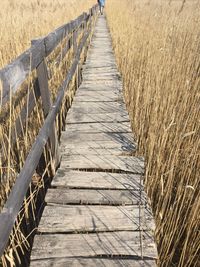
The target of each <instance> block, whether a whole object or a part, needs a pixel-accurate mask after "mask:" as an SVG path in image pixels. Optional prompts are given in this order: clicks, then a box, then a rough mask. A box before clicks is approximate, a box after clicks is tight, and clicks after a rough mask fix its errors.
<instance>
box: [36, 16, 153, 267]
mask: <svg viewBox="0 0 200 267" xmlns="http://www.w3.org/2000/svg"><path fill="white" fill-rule="evenodd" d="M61 149H62V161H61V166H60V168H59V169H58V171H57V174H56V176H55V178H54V180H53V182H52V187H51V188H50V189H49V190H48V193H47V196H46V202H47V206H46V207H45V209H44V212H43V216H42V219H41V222H40V225H39V228H38V234H37V235H36V237H35V240H34V246H33V250H32V255H31V266H32V267H36V266H43V267H46V266H56V267H61V266H62V267H64V266H74V267H76V266H77V267H79V266H87V267H92V266H104V267H113V266H132V267H138V266H156V264H155V258H156V257H157V252H156V248H155V243H154V239H153V228H154V222H153V219H152V215H151V211H150V210H149V207H148V204H147V200H146V195H145V193H144V190H143V185H142V175H143V172H144V161H143V159H142V158H139V157H134V156H132V154H133V153H134V151H135V149H136V143H135V141H134V139H133V137H132V133H131V128H130V121H129V116H128V113H127V111H126V107H125V104H124V101H123V93H122V82H121V80H120V76H119V74H118V72H117V68H116V62H115V58H114V54H113V50H112V46H111V38H110V35H109V31H108V28H107V25H106V19H105V17H104V16H101V17H99V19H98V21H97V25H96V28H95V32H94V36H93V39H92V43H91V47H90V50H89V54H88V57H87V61H86V64H85V66H84V71H83V83H82V85H81V86H80V88H79V89H78V91H77V93H76V96H75V98H74V102H73V104H72V107H71V109H70V111H69V113H68V115H67V121H66V130H65V131H64V132H63V133H62V141H61Z"/></svg>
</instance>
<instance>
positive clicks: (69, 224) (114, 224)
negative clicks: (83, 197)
mask: <svg viewBox="0 0 200 267" xmlns="http://www.w3.org/2000/svg"><path fill="white" fill-rule="evenodd" d="M122 230H128V231H130V230H131V231H139V230H143V231H154V223H153V221H152V215H151V213H150V211H149V210H147V208H146V207H145V206H140V207H139V206H99V205H97V206H85V205H79V206H77V205H76V206H73V205H60V206H59V205H57V206H46V207H45V209H44V212H43V215H42V218H41V221H40V225H39V227H38V231H39V232H40V233H79V232H80V233H87V232H105V231H122Z"/></svg>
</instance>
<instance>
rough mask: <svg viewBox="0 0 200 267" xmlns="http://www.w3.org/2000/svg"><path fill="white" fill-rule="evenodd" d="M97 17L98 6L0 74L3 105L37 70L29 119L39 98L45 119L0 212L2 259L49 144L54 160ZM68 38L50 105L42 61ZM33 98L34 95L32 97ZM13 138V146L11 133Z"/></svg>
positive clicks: (24, 115)
mask: <svg viewBox="0 0 200 267" xmlns="http://www.w3.org/2000/svg"><path fill="white" fill-rule="evenodd" d="M96 17H97V5H95V6H94V7H93V8H92V9H90V11H89V13H83V14H82V15H81V16H79V17H78V18H77V19H76V20H74V21H72V22H70V23H68V24H66V25H64V26H62V27H60V28H58V29H57V30H55V31H54V32H52V33H50V34H48V35H47V36H46V37H44V38H42V39H39V40H36V41H34V42H33V45H32V47H31V48H30V49H28V50H27V51H26V52H24V53H23V54H22V55H21V56H19V57H18V58H17V59H16V60H15V61H14V62H12V63H11V64H9V65H8V66H6V67H5V68H3V69H2V70H0V80H1V82H2V102H1V104H2V105H5V104H6V103H7V102H8V101H9V97H10V90H11V91H12V93H13V94H15V93H16V92H17V89H18V88H19V87H20V85H21V84H22V83H23V82H24V81H25V79H26V78H27V76H28V75H29V73H30V72H31V71H33V70H34V69H36V71H37V79H36V80H35V83H34V92H32V95H31V94H30V96H29V100H28V106H29V108H28V115H30V113H31V112H32V110H33V109H34V106H35V101H37V100H38V99H39V98H40V97H41V98H42V106H43V111H44V115H45V120H44V124H43V126H42V128H41V129H40V131H39V134H38V135H37V137H36V140H35V142H34V144H33V145H32V148H31V150H30V152H29V154H28V156H27V158H26V160H25V163H24V166H23V168H22V169H21V171H20V173H19V175H18V177H17V179H16V181H15V183H14V185H13V187H12V190H11V192H10V194H9V196H8V199H7V201H6V203H5V205H4V207H3V210H2V212H1V213H0V256H2V255H3V253H4V250H5V248H6V247H7V245H8V241H9V236H10V234H11V231H12V229H13V227H14V224H15V221H16V218H17V216H18V213H19V211H20V209H21V207H22V204H23V201H24V199H25V197H26V193H27V190H28V188H29V185H30V183H31V180H32V177H33V174H34V172H35V170H36V168H37V166H38V164H39V161H40V157H41V155H42V153H43V150H44V147H45V145H46V144H47V142H48V141H49V143H50V149H51V154H52V155H53V156H54V157H56V142H57V138H58V137H57V136H56V135H57V134H56V131H55V130H54V123H55V121H56V116H57V115H58V114H59V111H60V109H61V107H62V103H63V100H64V97H65V94H66V92H67V89H68V85H69V83H70V82H71V80H72V79H73V77H74V75H75V74H76V72H77V70H79V61H80V57H81V54H82V52H83V49H84V47H85V46H86V44H87V40H88V36H89V35H90V34H91V31H92V27H93V24H94V20H95V19H96ZM80 27H82V29H83V35H82V38H81V40H80V42H79V43H77V32H78V31H79V29H80ZM69 34H73V40H72V39H71V38H68V42H67V44H66V47H65V49H64V53H65V54H66V53H67V50H68V49H70V47H71V45H72V44H71V43H72V41H73V46H74V49H75V53H74V56H73V61H72V65H71V67H70V69H69V71H68V73H67V76H66V79H65V80H64V81H63V83H62V85H61V86H60V88H59V89H58V93H57V97H56V99H55V101H54V103H52V102H51V96H50V91H49V88H48V72H47V66H46V63H45V60H44V59H45V58H46V57H47V56H49V55H50V53H52V52H53V51H54V50H55V48H56V47H57V46H58V44H59V43H60V42H61V41H62V40H63V39H64V38H65V37H67V36H68V35H69ZM62 53H63V51H62ZM59 60H61V59H59ZM33 94H35V97H34V96H33ZM26 106H27V104H26V105H25V106H24V107H22V111H21V114H20V119H19V118H18V120H16V123H15V128H17V129H18V133H20V132H21V123H25V120H26V118H27V109H26ZM12 138H13V142H14V139H15V137H14V133H13V137H12Z"/></svg>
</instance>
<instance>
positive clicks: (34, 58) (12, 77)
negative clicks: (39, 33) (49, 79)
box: [0, 40, 45, 105]
mask: <svg viewBox="0 0 200 267" xmlns="http://www.w3.org/2000/svg"><path fill="white" fill-rule="evenodd" d="M44 56H45V47H44V42H43V40H41V41H40V42H37V44H35V45H33V46H32V47H31V48H29V49H28V50H26V51H25V52H24V53H23V54H22V55H20V56H19V57H18V58H17V59H16V60H14V61H13V62H12V63H10V64H9V65H7V66H6V67H5V68H3V69H1V70H0V83H1V86H0V87H1V88H2V90H3V94H2V103H0V104H3V105H4V104H5V103H6V102H7V101H8V100H9V97H10V90H11V91H12V94H14V93H15V92H16V91H17V89H18V88H19V87H20V85H21V84H22V83H23V82H24V81H25V79H26V78H27V77H28V75H30V72H31V71H32V70H33V69H35V68H36V67H37V66H38V65H39V64H40V62H41V61H42V60H43V58H44Z"/></svg>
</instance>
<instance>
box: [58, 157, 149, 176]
mask: <svg viewBox="0 0 200 267" xmlns="http://www.w3.org/2000/svg"><path fill="white" fill-rule="evenodd" d="M61 167H62V168H66V169H77V170H80V169H82V170H89V169H90V170H94V171H95V170H108V171H110V172H116V171H118V172H131V173H135V174H143V173H144V160H143V159H142V158H139V157H127V156H107V155H105V156H104V155H71V156H70V155H68V156H66V155H63V158H62V163H61Z"/></svg>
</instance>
